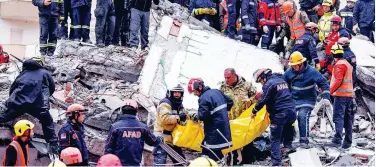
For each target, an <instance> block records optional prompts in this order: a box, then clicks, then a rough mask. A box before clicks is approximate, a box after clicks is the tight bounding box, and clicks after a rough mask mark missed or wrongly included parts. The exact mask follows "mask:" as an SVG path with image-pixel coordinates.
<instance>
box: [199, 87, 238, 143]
mask: <svg viewBox="0 0 376 167" xmlns="http://www.w3.org/2000/svg"><path fill="white" fill-rule="evenodd" d="M198 103H199V107H198V119H199V120H201V121H203V122H204V133H205V138H204V141H203V143H202V144H203V145H205V146H206V147H208V148H210V149H223V148H228V147H230V146H232V140H231V131H230V122H229V119H228V111H230V109H231V107H232V106H233V105H234V102H233V101H232V100H231V99H230V98H229V97H228V96H226V95H225V94H223V92H221V91H219V90H218V89H210V87H208V86H206V87H205V88H204V89H203V92H202V94H201V96H200V98H199V99H198ZM217 129H218V130H219V131H220V132H221V133H222V135H223V136H224V137H225V138H226V139H224V138H223V137H222V135H221V134H220V133H219V132H218V131H217ZM226 140H227V141H226Z"/></svg>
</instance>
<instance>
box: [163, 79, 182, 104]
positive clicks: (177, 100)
mask: <svg viewBox="0 0 376 167" xmlns="http://www.w3.org/2000/svg"><path fill="white" fill-rule="evenodd" d="M174 92H181V97H180V98H176V97H175V96H174ZM166 96H167V97H168V98H169V99H170V100H171V101H172V102H173V103H175V104H176V105H180V104H181V103H183V96H184V88H183V87H182V86H181V85H180V84H177V85H176V86H174V87H171V88H168V90H167V93H166Z"/></svg>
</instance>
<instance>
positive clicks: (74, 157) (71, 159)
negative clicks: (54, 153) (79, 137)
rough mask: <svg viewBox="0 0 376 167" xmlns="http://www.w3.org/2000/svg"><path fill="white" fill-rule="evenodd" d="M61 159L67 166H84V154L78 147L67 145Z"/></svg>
mask: <svg viewBox="0 0 376 167" xmlns="http://www.w3.org/2000/svg"><path fill="white" fill-rule="evenodd" d="M60 160H61V162H63V163H64V164H65V165H67V166H83V165H82V162H83V161H82V155H81V152H80V150H78V148H76V147H67V148H65V149H63V150H62V151H61V153H60Z"/></svg>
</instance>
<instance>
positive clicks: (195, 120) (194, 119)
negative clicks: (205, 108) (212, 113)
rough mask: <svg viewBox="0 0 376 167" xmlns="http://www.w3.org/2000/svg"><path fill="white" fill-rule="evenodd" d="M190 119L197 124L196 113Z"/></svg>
mask: <svg viewBox="0 0 376 167" xmlns="http://www.w3.org/2000/svg"><path fill="white" fill-rule="evenodd" d="M191 118H192V120H193V121H194V122H198V115H197V113H193V114H192V115H191Z"/></svg>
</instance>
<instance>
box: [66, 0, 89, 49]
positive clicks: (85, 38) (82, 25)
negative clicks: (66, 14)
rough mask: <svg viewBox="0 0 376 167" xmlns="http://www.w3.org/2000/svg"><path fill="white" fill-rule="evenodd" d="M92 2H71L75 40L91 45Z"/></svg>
mask: <svg viewBox="0 0 376 167" xmlns="http://www.w3.org/2000/svg"><path fill="white" fill-rule="evenodd" d="M91 1H92V0H71V7H72V15H73V16H72V18H73V19H72V27H73V30H74V35H73V40H74V41H76V42H80V41H81V39H82V42H85V43H89V44H91V43H92V41H91V40H90V21H91Z"/></svg>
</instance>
